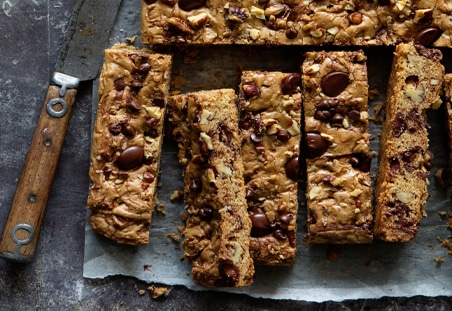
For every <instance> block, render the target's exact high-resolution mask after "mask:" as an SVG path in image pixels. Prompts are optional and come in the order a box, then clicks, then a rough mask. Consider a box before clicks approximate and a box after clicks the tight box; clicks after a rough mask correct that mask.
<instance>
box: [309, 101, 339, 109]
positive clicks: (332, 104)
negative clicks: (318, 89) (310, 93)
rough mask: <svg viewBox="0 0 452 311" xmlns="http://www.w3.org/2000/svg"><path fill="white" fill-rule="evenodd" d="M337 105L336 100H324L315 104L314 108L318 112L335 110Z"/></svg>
mask: <svg viewBox="0 0 452 311" xmlns="http://www.w3.org/2000/svg"><path fill="white" fill-rule="evenodd" d="M338 105H339V99H338V98H324V99H322V100H321V101H319V102H318V103H317V104H315V108H317V109H320V110H329V109H331V108H336V107H337V106H338Z"/></svg>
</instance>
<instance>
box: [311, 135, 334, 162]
mask: <svg viewBox="0 0 452 311" xmlns="http://www.w3.org/2000/svg"><path fill="white" fill-rule="evenodd" d="M306 144H307V150H306V156H307V157H308V158H309V159H312V158H315V157H319V156H321V155H322V154H324V153H325V151H327V150H328V145H329V144H328V141H327V140H326V139H325V138H323V137H322V136H321V135H320V134H319V133H316V132H309V133H306Z"/></svg>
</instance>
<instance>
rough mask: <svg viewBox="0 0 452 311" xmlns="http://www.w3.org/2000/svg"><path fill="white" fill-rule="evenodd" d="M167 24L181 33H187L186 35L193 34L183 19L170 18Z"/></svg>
mask: <svg viewBox="0 0 452 311" xmlns="http://www.w3.org/2000/svg"><path fill="white" fill-rule="evenodd" d="M168 23H169V24H170V25H172V26H174V27H176V28H177V29H179V30H181V31H182V32H185V33H188V34H194V31H193V30H192V29H191V28H190V26H189V25H188V24H187V22H186V21H184V20H183V19H180V18H178V17H171V18H169V19H168Z"/></svg>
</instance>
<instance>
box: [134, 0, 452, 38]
mask: <svg viewBox="0 0 452 311" xmlns="http://www.w3.org/2000/svg"><path fill="white" fill-rule="evenodd" d="M188 4H190V5H188ZM451 10H452V9H451V5H450V4H449V3H447V2H446V1H444V0H440V1H434V0H427V1H426V0H406V1H396V0H389V1H387V4H382V1H361V0H347V1H326V0H322V1H318V0H300V1H294V0H285V1H281V0H271V1H258V2H257V1H255V0H242V1H228V0H207V1H193V0H191V1H190V0H179V1H168V0H143V1H142V20H141V30H142V40H143V43H145V44H256V45H325V44H333V45H340V46H351V45H355V46H375V45H395V44H397V43H400V42H413V41H415V42H416V41H417V42H422V44H424V45H432V44H435V45H436V46H444V47H450V46H451V45H452V42H451V32H452V27H451V26H452V25H451V23H452V22H451V20H450V19H449V18H448V17H449V15H450V13H451Z"/></svg>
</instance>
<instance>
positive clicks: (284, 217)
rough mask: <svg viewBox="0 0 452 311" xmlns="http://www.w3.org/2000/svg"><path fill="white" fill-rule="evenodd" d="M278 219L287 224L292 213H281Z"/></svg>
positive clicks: (291, 218)
mask: <svg viewBox="0 0 452 311" xmlns="http://www.w3.org/2000/svg"><path fill="white" fill-rule="evenodd" d="M279 219H281V221H282V222H283V223H285V224H286V225H288V224H290V223H291V222H292V220H293V214H292V213H287V214H284V215H281V217H280V218H279Z"/></svg>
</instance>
